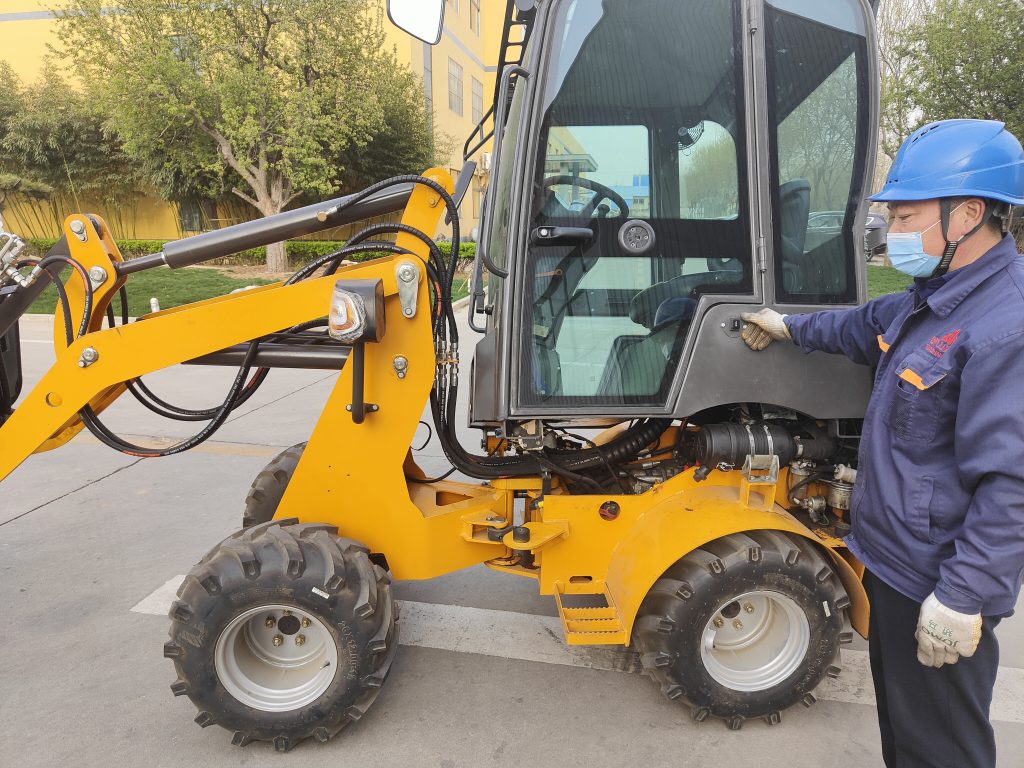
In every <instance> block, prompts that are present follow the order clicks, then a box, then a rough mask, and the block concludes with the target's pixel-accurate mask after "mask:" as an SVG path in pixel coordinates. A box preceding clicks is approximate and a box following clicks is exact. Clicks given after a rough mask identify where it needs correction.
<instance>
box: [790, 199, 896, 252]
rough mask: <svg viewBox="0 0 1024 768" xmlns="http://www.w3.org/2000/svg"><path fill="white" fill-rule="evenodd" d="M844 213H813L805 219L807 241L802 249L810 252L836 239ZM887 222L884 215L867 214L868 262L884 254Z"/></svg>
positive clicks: (866, 242) (866, 246)
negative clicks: (877, 255)
mask: <svg viewBox="0 0 1024 768" xmlns="http://www.w3.org/2000/svg"><path fill="white" fill-rule="evenodd" d="M845 218H846V213H845V211H814V212H813V213H811V215H810V216H808V217H807V239H806V240H805V242H804V249H805V250H807V251H811V250H813V249H815V248H817V247H818V246H819V245H821V244H822V243H824V242H826V241H828V240H831V239H832V238H833V237H837V236H838V235H839V233H840V232H841V231H842V227H843V221H844V219H845ZM888 231H889V222H888V221H887V220H886V218H885V214H882V213H874V212H869V213H868V215H867V220H866V221H865V223H864V255H865V257H866V258H867V260H868V261H871V258H872V257H873V256H875V255H876V254H880V253H885V252H886V247H885V235H886V233H887V232H888Z"/></svg>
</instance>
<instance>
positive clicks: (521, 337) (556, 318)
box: [511, 0, 759, 417]
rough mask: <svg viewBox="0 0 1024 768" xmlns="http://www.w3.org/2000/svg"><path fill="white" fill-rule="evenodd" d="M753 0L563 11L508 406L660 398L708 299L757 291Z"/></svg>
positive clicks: (520, 409) (546, 100) (613, 1)
mask: <svg viewBox="0 0 1024 768" xmlns="http://www.w3.org/2000/svg"><path fill="white" fill-rule="evenodd" d="M742 10H743V8H742V3H741V2H740V0H734V1H733V2H721V0H685V1H684V2H677V3H664V2H654V1H653V0H646V1H642V2H636V1H635V0H606V1H605V2H603V3H593V2H584V1H583V0H567V1H566V2H563V3H561V4H559V5H557V6H555V7H554V9H553V10H552V11H551V14H550V16H549V17H548V19H547V24H546V33H545V39H546V40H547V41H549V45H548V46H547V47H546V48H545V52H546V57H545V58H544V60H543V61H542V62H541V66H540V72H539V73H538V76H537V77H538V79H537V85H536V88H537V95H536V97H535V98H536V100H537V101H536V108H535V113H534V117H533V119H534V124H535V125H536V126H537V128H536V129H535V130H538V134H537V140H536V141H535V142H534V144H535V147H534V154H533V155H532V156H531V157H530V158H529V159H528V160H527V162H528V163H529V172H530V174H531V176H530V185H529V187H528V188H529V190H530V194H531V198H530V203H529V205H530V209H529V212H528V217H527V221H528V224H527V227H528V237H527V243H526V246H525V255H524V258H523V259H522V261H521V262H520V263H519V264H518V265H517V270H516V271H517V274H516V275H515V287H514V291H513V294H512V297H513V298H512V300H513V301H514V302H515V303H516V305H517V307H516V312H515V315H516V318H517V323H518V325H517V326H516V328H515V329H514V332H513V334H512V337H511V338H512V342H513V344H514V347H513V350H512V351H513V360H512V373H513V376H512V386H513V391H512V393H511V403H512V414H511V415H513V416H518V417H525V416H543V415H547V414H559V415H577V414H578V415H586V414H594V415H602V416H619V415H621V416H630V415H654V414H658V413H665V412H667V411H668V410H669V409H670V408H671V406H670V404H669V400H670V392H671V390H672V388H673V386H674V383H675V382H676V381H677V379H678V373H679V370H680V366H681V364H682V361H683V360H684V359H685V356H686V353H687V349H688V345H689V341H690V339H691V336H692V332H693V331H694V329H695V328H696V327H697V326H698V325H699V324H700V318H701V316H702V314H703V313H704V312H705V311H706V308H707V306H709V305H710V304H711V303H714V302H715V301H716V300H718V299H717V298H716V297H734V296H747V297H750V299H748V300H752V299H753V298H754V297H755V296H756V294H755V287H756V286H755V284H754V282H755V281H754V270H753V258H752V254H753V251H754V248H753V245H752V237H751V226H750V208H751V203H750V189H749V185H748V182H747V178H748V171H747V165H748V163H747V135H746V120H745V114H744V113H745V109H744V104H745V91H744V79H743V71H744V69H743V63H744V56H743V54H744V52H743V44H744V35H743V34H742V30H743V24H742V18H743V13H742ZM757 288H758V292H759V286H758V287H757Z"/></svg>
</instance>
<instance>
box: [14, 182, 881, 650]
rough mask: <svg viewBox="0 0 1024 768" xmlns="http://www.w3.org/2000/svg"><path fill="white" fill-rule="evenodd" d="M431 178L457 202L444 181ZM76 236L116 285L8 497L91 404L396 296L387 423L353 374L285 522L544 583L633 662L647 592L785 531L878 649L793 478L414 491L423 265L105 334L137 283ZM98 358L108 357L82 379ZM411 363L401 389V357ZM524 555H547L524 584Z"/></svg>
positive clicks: (414, 563)
mask: <svg viewBox="0 0 1024 768" xmlns="http://www.w3.org/2000/svg"><path fill="white" fill-rule="evenodd" d="M425 175H427V176H428V177H430V178H433V179H435V180H436V181H438V182H439V183H441V184H442V185H444V186H445V187H446V188H447V189H448V190H451V188H452V183H451V178H450V177H449V176H448V174H447V173H446V172H444V171H442V170H438V169H432V170H430V171H428V172H427V173H426V174H425ZM443 211H444V206H443V205H442V204H441V200H440V198H439V197H438V196H437V195H436V194H434V193H433V192H431V191H430V190H428V189H426V188H424V187H417V189H416V190H415V191H414V192H413V194H412V197H411V198H410V200H409V203H408V206H407V207H406V209H405V213H404V216H403V223H405V224H408V225H410V226H412V227H416V228H417V229H420V230H422V231H424V232H432V231H434V229H435V227H436V225H437V223H438V221H439V217H440V215H441V213H442V212H443ZM81 218H82V217H80V216H71V217H69V218H68V219H67V221H66V222H65V224H64V232H65V236H66V238H67V242H68V243H69V244H70V248H71V255H72V256H73V257H74V258H75V259H76V260H78V261H79V262H80V263H81V264H83V265H84V266H85V268H86V270H89V269H91V268H93V267H102V268H103V269H104V271H105V273H106V274H107V276H108V277H107V280H106V281H105V282H104V283H103V284H102V285H100V286H98V287H96V289H95V297H94V306H93V310H92V313H91V319H90V323H89V330H90V332H89V333H88V334H86V335H85V336H84V337H83V338H81V339H78V340H77V341H75V342H74V343H73V344H72V345H71V346H70V347H68V346H67V345H66V343H65V339H64V334H63V322H62V319H61V315H60V309H59V308H58V314H57V317H56V318H55V320H56V322H55V331H54V334H55V336H54V344H55V346H56V349H57V360H56V362H55V363H54V365H53V366H52V367H51V368H50V370H49V371H48V372H47V373H46V374H45V375H44V376H43V378H42V379H41V380H40V381H39V382H38V384H36V386H35V387H34V388H33V389H32V390H31V391H30V392H29V393H28V395H27V396H26V398H25V400H24V401H23V402H22V404H21V405H20V406H19V407H18V409H17V410H16V411H15V413H14V414H13V416H11V418H10V419H8V421H7V422H6V423H4V424H3V425H2V426H0V480H2V479H3V478H5V477H6V476H7V475H9V474H10V473H11V472H12V471H13V470H14V469H15V468H17V467H18V465H19V464H21V462H22V461H24V460H25V459H26V458H27V457H28V456H29V455H31V454H32V453H35V452H41V451H46V450H50V449H52V448H56V447H58V446H60V445H63V444H64V443H66V442H68V441H69V440H70V439H72V438H73V437H74V436H75V435H76V434H77V433H78V432H79V431H80V430H81V429H82V423H81V421H80V420H79V418H78V416H77V413H78V411H79V410H80V409H81V408H82V407H83V406H85V405H86V404H90V403H91V404H92V406H93V408H94V409H95V410H97V411H102V410H103V408H105V407H106V406H107V405H109V404H110V403H111V402H113V400H115V399H116V398H117V397H118V396H119V395H120V394H121V393H122V392H123V391H124V382H126V381H128V380H130V379H132V378H135V377H138V376H142V375H145V374H147V373H151V372H153V371H156V370H159V369H161V368H166V367H168V366H171V365H175V364H178V363H183V362H185V361H188V360H192V359H194V358H197V357H201V356H202V355H206V354H210V353H213V352H217V351H219V350H222V349H225V348H227V347H230V346H233V345H235V344H240V343H243V342H247V341H250V340H252V339H255V338H259V337H261V336H264V335H266V334H269V333H273V332H276V331H280V330H281V329H284V328H289V327H291V326H294V325H297V324H299V323H302V322H305V321H307V320H311V319H313V318H316V317H321V316H323V315H324V314H325V312H326V310H327V307H328V304H329V301H330V297H331V292H332V290H333V289H334V284H335V282H336V281H337V280H338V279H339V277H344V278H371V279H377V278H379V279H380V280H382V281H383V284H384V293H385V316H386V318H387V329H386V333H385V335H384V337H383V339H382V340H381V341H380V342H378V343H373V344H367V345H366V366H365V400H366V402H368V403H374V404H377V405H379V410H377V411H371V412H368V413H367V415H366V418H365V420H364V421H363V422H362V423H360V424H356V423H354V421H353V419H352V415H351V413H349V412H348V411H347V410H346V406H347V405H348V404H349V403H350V401H351V393H352V370H351V369H352V367H353V366H345V367H344V368H343V369H342V370H341V372H340V373H339V376H338V379H337V382H336V383H335V386H334V389H333V390H332V392H331V394H330V396H329V398H328V400H327V403H326V405H325V407H324V410H323V413H322V414H321V416H320V419H319V421H318V422H317V424H316V426H315V428H314V429H313V433H312V435H311V436H310V438H309V442H308V444H307V446H306V449H305V451H304V453H303V456H302V459H301V461H300V463H299V465H298V467H297V469H296V471H295V474H294V476H293V477H292V480H291V482H290V483H289V485H288V489H287V492H286V493H285V495H284V497H283V499H282V500H281V503H280V506H279V508H278V511H277V517H280V518H287V517H297V518H299V519H300V520H302V521H303V522H326V523H331V524H334V525H337V526H338V528H339V530H341V531H342V532H343V533H344V535H345V536H347V537H350V538H353V539H356V540H358V541H361V542H362V543H364V544H365V545H367V546H368V547H370V549H371V550H372V551H375V552H380V553H383V554H384V555H385V556H386V558H387V562H388V565H389V566H390V568H391V570H392V573H393V575H394V576H395V577H396V578H399V579H427V578H431V577H434V576H438V575H441V574H445V573H450V572H452V571H455V570H458V569H460V568H465V567H467V566H471V565H476V564H478V563H485V564H487V565H488V566H489V567H491V568H494V569H496V570H502V571H508V572H510V573H516V574H518V575H521V576H526V577H529V578H533V579H536V580H537V582H538V587H539V590H540V592H541V593H542V594H551V595H554V596H555V598H556V600H557V601H558V605H559V609H560V614H561V616H562V619H563V622H564V624H565V629H566V639H567V641H568V642H570V643H579V644H609V643H611V644H628V642H629V639H630V632H631V629H632V625H633V621H634V618H635V616H636V613H637V610H638V608H639V607H640V603H641V601H642V600H643V598H644V596H645V595H646V594H647V591H648V590H649V589H650V587H651V586H652V585H653V584H654V582H655V581H656V580H657V579H658V578H659V577H660V576H661V574H662V573H664V571H665V570H666V569H667V568H668V567H669V566H671V565H672V564H673V563H675V562H676V561H677V560H679V558H681V557H683V556H684V555H685V554H687V553H688V552H690V551H692V550H693V549H695V548H697V547H699V546H701V545H702V544H704V543H706V542H708V541H711V540H713V539H717V538H720V537H722V536H726V535H728V534H731V533H739V532H743V531H752V530H760V529H772V530H779V531H787V532H790V533H793V534H796V535H800V536H804V537H806V538H808V539H810V540H812V541H814V542H816V543H817V544H819V545H820V546H821V548H822V549H823V551H825V552H827V553H828V554H829V555H830V556H831V558H832V561H833V563H834V564H835V567H836V569H837V571H838V573H839V574H840V576H841V578H842V581H843V583H844V585H845V587H846V590H847V592H848V593H849V595H850V600H851V609H850V616H851V621H852V623H853V626H854V628H855V629H856V630H857V631H858V632H859V633H860V634H862V635H866V633H867V612H868V609H867V599H866V597H865V595H864V590H863V588H862V586H861V583H860V578H859V577H860V575H861V572H862V570H861V566H860V565H859V563H857V562H856V560H855V559H854V558H853V557H852V556H850V555H849V554H848V552H847V550H846V549H845V548H843V546H842V542H841V541H840V540H838V539H833V538H831V537H829V536H828V535H827V534H825V533H824V532H823V531H812V530H810V529H808V528H807V527H806V526H804V525H803V524H801V523H800V522H799V521H798V520H797V519H796V518H794V517H793V516H792V515H790V514H789V513H788V512H787V511H786V510H785V508H784V506H783V505H784V504H785V503H786V501H787V500H786V497H785V482H784V481H785V473H784V472H783V473H781V474H780V479H779V482H778V484H777V485H770V486H765V485H760V486H756V485H755V486H751V485H750V484H749V483H748V482H747V481H746V480H744V479H743V477H742V476H741V473H739V472H728V473H723V472H715V473H712V474H711V476H710V477H709V478H708V479H707V480H705V481H704V482H703V483H697V482H695V481H694V479H693V473H692V472H685V473H682V474H680V475H677V476H676V477H673V478H671V479H670V480H668V481H667V482H665V483H663V484H661V485H659V486H656V487H654V488H652V489H651V490H650V491H648V492H646V493H644V494H640V495H634V496H573V495H568V494H561V493H558V489H557V486H556V489H555V492H554V493H551V494H548V495H547V496H546V497H543V498H541V480H540V478H516V479H509V480H497V481H494V482H492V483H490V484H489V485H484V486H481V485H478V484H468V483H458V482H439V483H433V484H430V485H424V484H416V483H410V482H409V481H407V480H406V474H409V475H413V476H415V475H416V474H418V473H419V470H418V468H417V467H416V466H415V463H414V461H413V459H412V454H411V453H410V450H409V446H410V444H411V441H412V439H413V434H414V432H415V430H416V427H417V424H418V422H419V419H420V416H421V414H422V412H423V408H424V406H425V404H426V402H427V399H428V397H429V393H430V389H431V386H432V384H433V378H434V369H435V353H434V346H433V342H432V339H431V329H430V311H429V306H428V302H429V299H428V291H427V290H426V287H425V284H423V282H422V280H423V277H424V271H423V270H420V275H421V285H420V291H419V299H418V302H419V304H418V307H417V311H416V313H415V316H414V317H412V318H406V317H403V314H402V311H401V307H400V304H399V299H398V293H397V284H396V275H395V269H396V267H397V266H398V265H399V264H400V263H401V262H402V261H403V260H406V259H409V258H411V257H409V256H399V255H396V256H391V257H387V258H382V259H377V260H375V261H371V262H366V263H362V264H358V265H354V266H350V267H344V268H342V269H341V270H339V272H338V273H337V274H336V275H334V276H328V277H321V278H316V279H311V280H306V281H303V282H300V283H297V284H295V285H290V286H284V285H283V284H281V283H278V284H274V285H268V286H265V287H261V288H256V289H252V290H248V291H245V292H242V293H238V294H232V295H228V296H222V297H219V298H215V299H210V300H208V301H201V302H196V303H194V304H189V305H186V306H182V307H177V308H174V309H169V310H165V311H161V312H157V313H154V314H151V315H148V316H147V317H145V318H144V320H143V321H142V322H137V323H132V324H130V325H125V326H122V327H119V328H114V329H107V330H102V318H103V315H104V311H105V309H106V307H107V305H108V304H109V302H110V300H111V299H112V297H113V296H114V295H115V293H116V292H117V289H118V288H119V287H120V285H121V284H122V283H123V279H121V280H120V281H118V280H117V279H116V277H115V275H116V273H115V270H114V264H115V263H117V262H120V261H121V255H120V253H119V252H118V250H117V246H116V245H115V244H114V242H113V240H112V239H111V237H110V235H109V230H108V229H107V227H106V224H105V223H104V222H102V221H101V220H98V219H97V221H98V222H99V229H100V232H101V233H102V236H101V237H100V238H99V239H97V237H96V236H95V234H94V233H93V230H92V228H91V227H88V228H87V232H88V233H89V236H88V237H87V239H86V240H85V241H84V242H82V241H80V240H79V239H78V237H76V236H75V234H74V233H73V232H72V230H71V222H72V221H74V220H75V219H81ZM398 245H400V246H402V247H404V248H407V249H408V250H410V251H412V252H414V253H416V254H417V255H418V256H419V257H420V258H424V259H425V258H426V256H427V253H426V248H425V246H424V245H423V244H422V243H421V242H420V241H418V240H416V239H415V238H412V237H410V236H408V235H404V234H403V235H400V236H399V239H398ZM68 292H69V298H70V303H71V312H72V315H73V317H74V318H76V320H75V322H74V323H73V324H74V325H75V326H76V327H77V324H78V319H80V318H81V313H82V311H83V307H84V296H83V292H82V289H81V286H80V285H79V283H78V280H77V278H73V279H71V280H70V281H69V283H68ZM86 347H91V348H93V349H94V350H95V351H96V353H97V355H98V357H97V359H96V362H94V363H92V364H91V365H88V366H87V367H84V368H83V367H79V359H80V357H81V354H82V351H83V350H84V349H85V348H86ZM399 355H401V356H404V357H405V358H406V359H407V360H408V361H409V366H408V370H407V371H406V375H405V376H404V377H403V378H399V377H398V375H397V373H396V372H395V369H394V366H393V360H394V358H395V357H396V356H399ZM517 496H518V497H519V498H520V499H521V500H522V501H521V502H520V503H525V504H526V508H527V513H526V514H527V521H528V522H527V524H526V527H527V528H529V529H530V541H529V542H526V543H517V542H515V541H513V540H512V534H511V533H509V534H507V535H505V537H504V538H503V540H500V541H492V540H491V538H490V537H489V536H488V531H489V530H491V529H502V528H505V527H506V526H508V525H509V523H510V522H511V520H512V510H513V506H514V504H515V503H516V497H517ZM606 501H614V502H617V503H618V505H619V509H620V512H619V514H618V516H617V517H616V518H615V519H612V520H606V519H604V518H602V517H601V515H600V514H599V508H600V506H601V505H602V504H603V503H604V502H606ZM518 550H526V551H529V552H532V553H533V555H534V565H533V567H524V566H523V565H521V564H520V561H519V559H518V558H517V557H516V554H517V551H518ZM579 594H595V595H603V596H604V597H605V599H606V600H607V604H608V607H607V608H572V607H568V606H565V605H563V601H562V596H563V595H579Z"/></svg>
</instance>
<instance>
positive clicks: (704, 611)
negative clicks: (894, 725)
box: [633, 531, 853, 730]
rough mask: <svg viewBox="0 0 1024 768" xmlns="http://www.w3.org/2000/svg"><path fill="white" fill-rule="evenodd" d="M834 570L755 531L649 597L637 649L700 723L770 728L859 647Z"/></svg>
mask: <svg viewBox="0 0 1024 768" xmlns="http://www.w3.org/2000/svg"><path fill="white" fill-rule="evenodd" d="M849 605H850V599H849V597H848V596H847V594H846V590H845V589H844V588H843V585H842V583H841V582H840V580H839V576H838V574H837V573H836V572H835V569H834V568H833V567H832V565H831V564H830V563H829V562H828V560H827V559H826V556H825V555H823V554H822V553H821V552H820V551H819V550H818V549H817V547H816V546H815V545H814V544H812V543H811V542H809V541H807V540H805V539H803V538H802V537H800V536H789V535H787V534H784V533H781V532H777V531H750V532H747V533H743V534H733V535H730V536H725V537H723V538H721V539H718V540H716V541H712V542H709V543H708V544H705V545H703V547H701V548H700V549H696V550H694V551H693V552H690V553H689V554H688V555H686V556H685V557H683V558H682V559H681V560H679V562H677V563H676V564H675V565H674V566H672V567H671V568H670V569H669V570H668V571H667V572H666V573H665V574H664V575H663V576H662V577H661V579H659V580H658V581H657V582H656V583H655V584H654V586H653V587H652V588H651V590H650V592H648V594H647V596H646V597H645V598H644V601H643V603H642V604H641V606H640V610H639V612H638V614H637V621H636V625H635V627H634V630H633V643H634V646H635V647H636V649H637V650H638V651H639V652H640V654H641V663H642V664H643V668H644V670H645V672H646V673H647V674H648V675H650V676H651V677H652V678H653V679H654V681H655V682H657V683H658V684H660V685H661V690H662V692H663V693H664V694H665V695H666V696H668V698H670V699H673V700H679V701H681V702H684V703H687V704H689V705H690V706H691V707H692V708H693V709H692V712H693V717H694V719H695V720H697V721H698V722H700V721H703V720H705V719H707V718H708V716H714V717H717V718H721V719H723V720H725V722H726V723H727V724H728V726H729V727H730V728H731V729H733V730H736V729H739V728H740V727H741V726H742V725H743V722H744V721H745V720H747V719H750V718H756V717H761V718H764V719H765V720H766V721H767V722H768V724H769V725H775V724H777V723H779V722H781V719H782V711H783V710H784V709H786V708H787V707H790V706H791V705H793V704H795V703H796V702H798V701H799V702H802V703H803V704H804V705H806V706H810V705H811V704H813V703H814V701H815V698H814V695H813V694H812V693H811V692H812V691H813V690H814V689H815V688H816V687H817V685H818V684H819V683H820V682H821V681H822V679H823V678H824V677H825V676H826V675H828V676H829V677H835V676H837V675H838V674H839V671H840V661H839V647H840V645H843V644H846V643H849V642H851V641H852V639H853V633H852V631H851V630H850V626H849V622H848V616H847V613H848V609H849Z"/></svg>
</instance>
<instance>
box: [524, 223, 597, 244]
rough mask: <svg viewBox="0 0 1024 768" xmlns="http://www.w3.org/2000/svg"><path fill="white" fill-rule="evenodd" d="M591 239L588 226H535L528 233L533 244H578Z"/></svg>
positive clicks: (592, 236) (592, 231) (591, 232)
mask: <svg viewBox="0 0 1024 768" xmlns="http://www.w3.org/2000/svg"><path fill="white" fill-rule="evenodd" d="M593 239H594V230H592V229H591V228H590V227H536V228H535V229H534V230H533V231H532V232H531V233H530V242H531V243H532V244H533V245H578V244H581V243H589V242H590V241H591V240H593Z"/></svg>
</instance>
